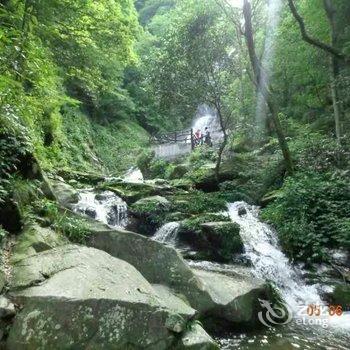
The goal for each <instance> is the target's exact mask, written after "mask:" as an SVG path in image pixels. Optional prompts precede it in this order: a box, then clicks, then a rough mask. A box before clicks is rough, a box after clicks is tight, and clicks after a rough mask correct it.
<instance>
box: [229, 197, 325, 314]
mask: <svg viewBox="0 0 350 350" xmlns="http://www.w3.org/2000/svg"><path fill="white" fill-rule="evenodd" d="M228 209H229V214H230V217H231V220H232V221H233V222H236V223H237V224H239V225H240V228H241V230H240V234H241V237H242V240H243V244H244V248H245V254H246V256H247V257H248V258H249V259H250V260H251V262H252V264H253V273H254V274H255V276H256V277H259V278H262V279H265V280H270V281H272V282H274V283H275V285H276V286H277V287H278V288H279V290H280V292H281V294H282V296H283V298H284V299H285V301H286V302H287V303H288V305H289V306H290V307H291V308H292V309H293V310H296V309H297V308H298V306H300V305H309V304H317V305H321V304H323V303H322V301H321V299H320V296H319V295H318V293H317V290H316V287H314V286H307V285H305V284H304V283H303V281H302V279H301V278H300V277H299V274H298V272H297V271H296V270H295V269H294V268H293V267H292V265H291V264H290V262H289V260H288V258H287V257H286V256H285V255H284V254H283V252H282V251H281V249H280V247H279V244H278V239H277V236H276V233H275V232H274V231H273V230H272V229H271V228H270V227H269V226H268V225H266V224H265V223H263V222H261V221H259V219H258V208H257V207H254V206H250V205H248V204H246V203H244V202H235V203H230V204H228Z"/></svg>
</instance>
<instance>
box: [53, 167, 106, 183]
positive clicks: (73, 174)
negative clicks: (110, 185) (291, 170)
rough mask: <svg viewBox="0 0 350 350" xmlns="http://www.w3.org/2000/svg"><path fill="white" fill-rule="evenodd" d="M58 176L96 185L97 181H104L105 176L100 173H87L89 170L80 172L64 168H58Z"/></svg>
mask: <svg viewBox="0 0 350 350" xmlns="http://www.w3.org/2000/svg"><path fill="white" fill-rule="evenodd" d="M57 175H58V176H62V177H63V178H64V179H65V180H67V181H70V180H75V181H77V182H81V183H85V184H90V185H97V184H98V183H99V182H101V181H104V179H105V176H104V175H102V174H100V173H93V172H91V173H89V172H80V171H73V170H70V169H69V170H66V169H59V170H58V171H57Z"/></svg>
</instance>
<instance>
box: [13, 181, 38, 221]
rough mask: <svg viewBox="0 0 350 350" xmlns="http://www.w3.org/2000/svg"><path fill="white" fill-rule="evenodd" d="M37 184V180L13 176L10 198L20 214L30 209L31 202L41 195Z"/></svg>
mask: <svg viewBox="0 0 350 350" xmlns="http://www.w3.org/2000/svg"><path fill="white" fill-rule="evenodd" d="M39 185H40V183H39V182H38V181H33V180H23V179H21V178H14V179H13V180H12V181H11V188H12V198H13V201H14V202H15V203H16V204H17V206H18V208H19V211H20V213H21V214H22V215H24V214H25V212H28V211H30V209H31V206H32V203H33V202H34V201H36V200H38V199H39V197H40V196H41V195H42V193H41V191H40V189H39Z"/></svg>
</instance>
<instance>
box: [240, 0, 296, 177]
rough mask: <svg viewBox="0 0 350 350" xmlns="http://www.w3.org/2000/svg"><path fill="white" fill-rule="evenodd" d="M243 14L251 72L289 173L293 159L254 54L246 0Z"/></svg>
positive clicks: (248, 7)
mask: <svg viewBox="0 0 350 350" xmlns="http://www.w3.org/2000/svg"><path fill="white" fill-rule="evenodd" d="M243 15H244V21H245V24H244V36H245V39H246V44H247V49H248V54H249V59H250V62H251V65H252V69H253V73H254V78H255V85H256V89H257V92H258V93H261V95H262V96H263V98H264V100H265V103H266V104H267V106H268V108H269V110H270V113H271V118H272V122H273V125H274V128H275V131H276V135H277V139H278V143H279V146H280V149H281V151H282V154H283V158H284V162H285V165H286V169H287V172H288V173H289V174H292V173H293V161H292V157H291V155H290V151H289V147H288V143H287V141H286V138H285V135H284V132H283V129H282V126H281V122H280V120H279V116H278V108H277V105H276V102H275V101H274V98H273V94H272V92H271V89H270V87H269V86H268V85H267V83H266V81H267V80H266V79H264V75H265V74H266V72H265V71H264V69H263V67H261V64H260V62H259V59H258V57H257V55H256V51H255V44H254V36H253V26H252V9H251V5H250V2H249V1H248V0H244V4H243Z"/></svg>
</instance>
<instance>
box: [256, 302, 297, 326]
mask: <svg viewBox="0 0 350 350" xmlns="http://www.w3.org/2000/svg"><path fill="white" fill-rule="evenodd" d="M259 302H260V305H261V306H262V307H263V309H264V310H262V311H260V312H259V313H258V318H259V321H260V322H261V323H262V324H263V325H264V326H266V327H272V326H276V325H284V324H287V323H289V322H291V321H292V319H293V314H292V310H291V309H290V308H289V306H288V305H287V304H283V305H282V304H281V305H276V304H275V305H272V304H271V303H270V302H269V301H268V300H263V299H259Z"/></svg>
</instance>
